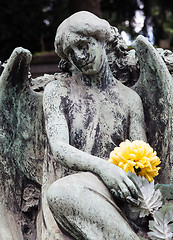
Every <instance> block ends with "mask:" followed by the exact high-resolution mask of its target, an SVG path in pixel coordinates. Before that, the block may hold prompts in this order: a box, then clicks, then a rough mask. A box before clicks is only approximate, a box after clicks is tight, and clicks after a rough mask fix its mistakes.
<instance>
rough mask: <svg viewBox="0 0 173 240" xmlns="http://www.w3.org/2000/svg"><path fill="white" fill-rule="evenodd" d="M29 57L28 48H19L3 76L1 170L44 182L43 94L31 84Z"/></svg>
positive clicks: (0, 90) (0, 87)
mask: <svg viewBox="0 0 173 240" xmlns="http://www.w3.org/2000/svg"><path fill="white" fill-rule="evenodd" d="M30 61H31V53H30V52H29V51H28V50H26V49H23V48H16V49H15V50H14V51H13V53H12V54H11V56H10V58H9V60H8V62H7V65H6V67H5V69H4V71H3V72H2V75H1V77H0V158H1V159H2V160H1V167H2V168H1V170H2V169H3V172H4V174H7V175H9V176H10V177H12V176H13V178H15V174H16V171H18V172H20V173H21V175H25V176H26V177H28V178H29V179H32V180H34V181H36V182H37V183H39V184H41V176H42V162H43V155H44V148H43V145H44V137H43V132H44V126H43V125H44V124H43V113H42V96H41V95H39V94H37V93H34V92H33V91H32V90H31V89H30V87H29V81H28V70H29V66H30ZM16 169H17V170H16ZM1 170H0V171H1ZM0 184H1V183H0Z"/></svg>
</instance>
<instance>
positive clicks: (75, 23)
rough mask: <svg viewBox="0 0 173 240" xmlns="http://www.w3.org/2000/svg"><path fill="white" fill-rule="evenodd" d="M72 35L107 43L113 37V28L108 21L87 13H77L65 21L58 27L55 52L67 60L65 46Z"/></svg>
mask: <svg viewBox="0 0 173 240" xmlns="http://www.w3.org/2000/svg"><path fill="white" fill-rule="evenodd" d="M71 33H75V34H79V35H81V36H85V37H93V38H95V39H97V40H98V41H100V42H105V41H107V40H108V39H109V38H110V37H111V26H110V24H109V23H108V22H107V21H106V20H104V19H101V18H99V17H97V16H96V15H94V14H92V13H90V12H87V11H80V12H77V13H75V14H73V15H72V16H70V17H69V18H67V19H66V20H64V21H63V22H62V23H61V24H60V26H59V27H58V29H57V33H56V37H55V51H56V53H57V54H58V55H59V56H60V57H62V58H64V59H66V56H65V55H64V51H63V49H64V45H65V44H66V43H67V42H68V38H69V35H70V34H71Z"/></svg>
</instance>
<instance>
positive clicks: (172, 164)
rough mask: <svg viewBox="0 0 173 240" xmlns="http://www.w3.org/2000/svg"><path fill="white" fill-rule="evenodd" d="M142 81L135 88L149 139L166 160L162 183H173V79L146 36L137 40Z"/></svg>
mask: <svg viewBox="0 0 173 240" xmlns="http://www.w3.org/2000/svg"><path fill="white" fill-rule="evenodd" d="M135 48H136V52H137V54H138V58H139V62H140V79H139V80H138V82H137V84H136V85H135V86H134V89H135V90H136V91H137V92H138V94H139V95H140V96H141V98H142V102H143V106H144V113H145V122H146V126H147V129H146V131H147V138H148V142H149V143H150V144H151V146H152V147H153V148H154V149H155V150H156V151H157V152H158V156H159V157H160V159H161V160H162V163H161V171H160V174H159V176H158V180H160V182H162V183H170V182H171V181H172V177H173V141H172V138H173V112H172V109H173V108H172V104H173V88H172V86H173V79H172V77H171V75H170V73H169V71H168V69H167V67H166V65H165V63H164V61H163V60H162V58H161V57H160V56H159V54H158V52H157V51H156V50H155V49H154V47H153V46H152V45H151V44H150V43H149V42H148V41H147V40H146V39H145V38H144V37H143V36H138V38H137V39H136V47H135Z"/></svg>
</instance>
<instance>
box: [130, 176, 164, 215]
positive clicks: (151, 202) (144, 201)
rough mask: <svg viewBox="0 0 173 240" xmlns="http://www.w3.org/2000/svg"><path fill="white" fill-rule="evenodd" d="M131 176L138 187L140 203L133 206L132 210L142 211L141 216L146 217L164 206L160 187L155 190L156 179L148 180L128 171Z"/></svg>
mask: <svg viewBox="0 0 173 240" xmlns="http://www.w3.org/2000/svg"><path fill="white" fill-rule="evenodd" d="M128 176H129V178H130V179H131V180H132V181H133V183H134V184H135V185H136V187H137V189H138V194H139V195H138V200H139V202H140V203H139V205H138V206H135V207H134V206H133V207H132V211H134V212H140V214H139V217H141V218H142V217H145V216H147V215H149V214H150V213H152V212H153V211H154V210H157V209H159V208H160V207H161V206H162V194H161V192H160V190H159V189H157V190H155V186H154V181H153V182H148V180H147V179H145V178H144V177H142V178H141V177H140V176H136V174H135V173H130V172H128Z"/></svg>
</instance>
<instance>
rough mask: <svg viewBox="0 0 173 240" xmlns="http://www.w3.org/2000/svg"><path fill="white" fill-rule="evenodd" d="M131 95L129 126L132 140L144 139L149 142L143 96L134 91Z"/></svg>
mask: <svg viewBox="0 0 173 240" xmlns="http://www.w3.org/2000/svg"><path fill="white" fill-rule="evenodd" d="M131 96H132V97H131V99H130V106H131V107H130V126H129V136H130V140H143V141H145V142H147V137H146V132H145V131H146V128H145V120H144V111H143V105H142V101H141V98H140V97H139V95H138V94H136V93H135V92H132V95H131Z"/></svg>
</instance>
